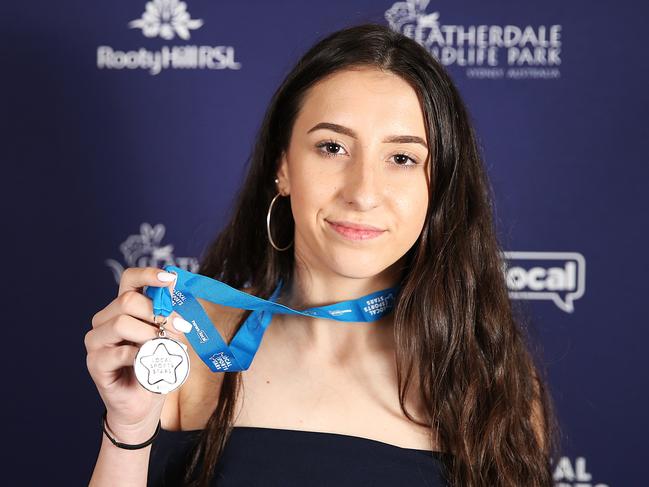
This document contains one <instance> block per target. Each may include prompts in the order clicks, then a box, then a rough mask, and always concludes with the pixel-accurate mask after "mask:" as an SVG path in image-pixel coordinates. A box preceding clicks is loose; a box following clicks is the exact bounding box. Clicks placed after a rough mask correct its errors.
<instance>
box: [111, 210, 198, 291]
mask: <svg viewBox="0 0 649 487" xmlns="http://www.w3.org/2000/svg"><path fill="white" fill-rule="evenodd" d="M164 234H165V227H164V225H162V224H161V223H159V224H157V225H156V226H155V227H152V226H151V225H150V224H148V223H142V224H141V225H140V233H139V234H138V235H129V237H128V238H127V239H126V240H125V241H124V242H122V244H121V245H120V246H119V250H120V252H122V255H123V256H124V262H125V263H126V266H122V264H121V263H120V262H118V261H116V260H114V259H106V261H105V262H106V265H107V266H108V267H110V269H111V270H112V271H113V277H114V278H115V282H117V284H119V282H120V280H121V277H122V272H124V269H125V267H157V268H159V269H162V268H163V267H164V266H166V265H175V266H176V267H180V268H181V269H185V270H187V271H189V272H197V271H198V267H199V265H198V260H197V259H196V258H195V257H176V256H174V254H173V250H174V246H173V245H165V246H162V245H161V244H160V242H161V241H162V237H164Z"/></svg>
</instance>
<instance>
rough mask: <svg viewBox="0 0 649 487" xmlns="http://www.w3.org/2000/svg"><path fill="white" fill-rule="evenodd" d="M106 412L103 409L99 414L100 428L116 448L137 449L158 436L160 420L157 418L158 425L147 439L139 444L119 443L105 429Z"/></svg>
mask: <svg viewBox="0 0 649 487" xmlns="http://www.w3.org/2000/svg"><path fill="white" fill-rule="evenodd" d="M107 413H108V411H107V410H106V409H104V414H102V415H101V428H102V429H103V430H104V434H105V435H106V436H107V437H108V439H109V440H110V441H111V442H112V444H113V445H115V446H116V447H118V448H123V449H125V450H139V449H140V448H144V447H145V446H149V445H150V444H151V443H153V440H155V438H156V436H158V433H159V432H160V420H158V426H156V429H155V432H154V433H153V436H152V437H151V438H149V439H148V440H146V441H145V442H144V443H140V444H139V445H129V444H128V443H121V442H119V441H117V440H116V439H115V438H113V437H112V436H110V434H108V431H107V430H106V426H107V425H108V422H107V421H106V414H107Z"/></svg>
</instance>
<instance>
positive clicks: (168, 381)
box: [133, 317, 189, 394]
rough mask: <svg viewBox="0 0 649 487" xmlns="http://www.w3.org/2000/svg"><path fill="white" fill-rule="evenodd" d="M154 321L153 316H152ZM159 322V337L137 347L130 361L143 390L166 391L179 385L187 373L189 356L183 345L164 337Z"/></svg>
mask: <svg viewBox="0 0 649 487" xmlns="http://www.w3.org/2000/svg"><path fill="white" fill-rule="evenodd" d="M154 322H155V317H154ZM166 322H167V320H166V319H165V321H164V322H163V323H160V324H159V325H158V326H159V327H160V330H159V332H158V337H157V338H153V339H151V340H148V341H146V342H145V343H144V344H143V345H142V346H141V347H140V350H138V352H137V355H136V356H135V361H134V363H133V370H134V372H135V377H136V378H137V381H138V382H139V383H140V384H141V385H142V387H144V388H145V389H147V390H149V391H151V392H155V393H157V394H167V393H168V392H171V391H173V390H175V389H177V388H179V387H180V386H181V385H183V383H184V382H185V380H186V379H187V376H188V375H189V355H187V352H186V350H185V346H184V344H182V343H180V342H179V341H177V340H174V339H172V338H168V337H167V336H166V333H165V330H164V325H165V323H166Z"/></svg>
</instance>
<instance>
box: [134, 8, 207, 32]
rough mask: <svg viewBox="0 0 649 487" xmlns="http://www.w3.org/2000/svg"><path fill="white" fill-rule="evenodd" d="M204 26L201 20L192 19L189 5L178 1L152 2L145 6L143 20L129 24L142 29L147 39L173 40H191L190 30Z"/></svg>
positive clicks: (136, 20)
mask: <svg viewBox="0 0 649 487" xmlns="http://www.w3.org/2000/svg"><path fill="white" fill-rule="evenodd" d="M202 25H203V21H202V20H201V19H192V18H190V16H189V12H187V4H186V3H185V2H179V1H178V0H152V1H151V2H147V3H146V5H145V10H144V13H143V14H142V18H140V19H135V20H132V21H131V22H129V23H128V26H129V27H130V28H132V29H133V28H137V29H142V34H144V35H145V36H146V37H157V36H160V37H162V38H163V39H167V40H169V39H173V38H174V37H175V35H178V37H180V38H181V39H189V37H190V35H189V30H190V29H198V28H199V27H201V26H202Z"/></svg>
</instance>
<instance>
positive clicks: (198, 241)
mask: <svg viewBox="0 0 649 487" xmlns="http://www.w3.org/2000/svg"><path fill="white" fill-rule="evenodd" d="M5 11H6V14H7V15H6V17H5V22H3V27H2V30H1V33H2V42H1V43H0V45H1V46H2V48H1V49H2V53H3V56H2V66H3V69H2V86H3V90H2V105H1V106H2V110H1V112H2V119H1V120H2V127H3V130H2V140H3V143H2V153H3V158H2V160H3V166H4V168H5V171H4V173H5V177H4V178H3V181H4V183H5V184H4V185H3V186H4V188H3V189H4V191H3V196H4V198H5V201H6V203H5V205H4V214H5V217H6V218H5V221H6V225H5V226H4V228H5V231H4V233H3V236H4V238H3V240H4V242H5V244H6V246H3V247H4V252H5V261H6V263H7V265H6V267H5V273H6V274H5V276H4V282H5V283H6V284H7V286H6V291H5V296H7V297H8V299H6V300H5V303H6V305H7V306H5V308H4V310H5V313H4V316H5V321H4V330H5V334H4V335H5V345H6V347H5V348H6V349H7V350H6V351H5V354H4V356H5V359H6V362H5V363H6V364H7V365H8V366H7V367H5V377H7V378H8V381H9V386H10V387H9V394H8V395H7V396H6V397H7V399H6V400H5V406H6V407H7V413H8V414H7V415H6V417H5V418H6V432H5V434H6V435H7V438H11V439H12V444H13V446H14V448H13V449H12V453H10V460H11V461H10V462H8V463H7V464H8V465H9V468H7V469H5V475H6V476H8V477H9V479H11V480H15V481H16V482H9V484H10V485H13V484H17V483H18V482H19V481H20V482H21V483H27V484H31V483H33V484H40V483H42V482H43V481H48V483H53V484H58V483H65V484H66V485H82V484H84V483H85V482H87V480H88V478H89V475H90V472H91V471H92V468H93V465H94V460H95V458H96V454H97V451H98V447H99V441H100V438H101V429H100V421H99V414H100V412H101V402H100V400H99V397H98V396H97V394H96V391H95V389H94V385H93V384H92V382H91V380H90V377H89V375H88V373H87V371H86V368H85V360H84V357H85V349H84V346H83V336H84V334H85V332H86V331H87V329H89V327H90V320H91V318H92V315H93V314H94V313H95V312H96V311H98V310H99V309H100V308H102V307H103V306H105V305H106V304H107V303H108V302H109V301H110V300H112V299H113V297H114V296H115V294H116V291H117V286H116V283H117V282H118V281H119V278H120V275H121V272H122V271H123V269H124V268H125V267H129V266H158V267H162V266H164V265H166V264H169V263H171V264H175V265H178V266H180V267H183V268H186V269H188V270H191V271H196V270H197V268H198V259H199V256H200V255H201V252H202V251H203V250H204V248H205V246H206V245H207V243H208V242H209V241H210V239H211V238H212V237H213V236H214V235H215V233H216V232H218V230H219V229H220V227H221V225H222V224H223V222H224V218H225V215H226V214H227V212H228V210H229V208H230V204H231V200H232V197H233V195H234V193H235V191H236V189H237V188H238V185H239V183H240V182H241V178H242V175H243V173H244V171H245V168H246V161H247V158H248V156H249V154H250V152H251V149H252V142H253V137H254V134H255V132H256V130H257V128H258V126H259V124H260V121H261V118H262V115H263V112H264V110H265V108H266V105H267V103H268V101H269V99H270V96H271V94H272V93H273V91H274V90H275V88H276V87H277V85H278V83H279V82H280V80H281V79H282V78H283V77H284V76H285V74H286V73H287V72H288V70H289V69H290V67H291V66H292V65H293V64H294V63H295V62H296V60H297V59H298V57H299V56H300V55H301V54H302V53H303V52H304V51H305V50H306V49H307V47H308V46H310V45H311V44H312V43H313V42H315V41H316V40H317V39H318V38H320V37H322V36H324V35H325V34H327V33H329V32H331V31H333V30H336V29H338V28H342V27H345V26H347V25H352V24H354V23H360V22H364V21H375V22H381V23H384V24H385V25H389V26H390V27H391V28H393V29H395V30H398V31H399V32H402V33H404V34H406V35H408V36H410V37H412V38H413V39H416V40H417V41H418V42H420V43H421V44H422V45H424V46H426V47H427V48H428V49H429V50H430V52H431V53H433V55H435V56H436V57H437V58H438V59H440V61H441V62H442V63H443V64H444V65H445V66H446V68H447V69H448V70H449V71H450V72H451V74H452V76H453V78H454V79H455V81H456V82H457V84H458V86H459V88H460V90H461V92H462V94H463V96H464V98H465V100H466V102H467V104H468V107H469V109H470V111H471V114H472V117H473V119H474V122H475V125H476V129H477V132H478V135H479V138H480V143H481V145H482V148H483V152H484V156H485V163H486V165H487V168H488V171H489V174H490V178H491V181H492V183H493V185H494V188H495V191H496V195H497V202H496V211H497V221H498V225H499V231H500V233H501V235H502V240H503V242H504V243H505V245H506V252H505V255H503V273H504V275H505V276H506V278H507V283H508V286H509V290H510V297H511V299H513V300H518V301H519V304H521V305H522V306H523V308H524V309H525V310H526V314H527V316H528V317H529V320H530V322H531V325H532V329H531V333H532V336H533V337H534V338H535V339H536V340H537V341H538V343H539V344H540V345H541V347H542V356H543V360H544V363H545V364H546V365H547V367H548V370H549V374H550V380H551V388H552V392H553V394H554V397H555V400H556V404H557V408H558V412H559V415H560V420H561V423H562V428H563V435H562V441H563V445H562V453H561V456H560V457H559V458H556V459H554V471H555V481H556V486H557V487H558V486H562V487H563V486H581V487H586V486H600V487H602V486H613V485H619V486H635V485H638V486H639V485H645V483H646V474H645V471H644V470H645V469H644V468H642V466H641V465H642V462H643V458H644V455H643V453H644V452H645V451H646V448H645V447H644V441H643V440H644V437H645V436H646V434H647V432H648V428H647V426H648V421H647V417H646V414H645V413H643V411H646V408H647V403H648V401H647V395H648V394H647V385H648V384H647V378H646V377H647V370H648V368H647V366H648V365H649V364H648V360H647V354H646V352H645V350H644V348H645V344H646V343H647V341H648V338H649V332H648V331H647V326H646V325H647V324H648V322H647V318H646V303H645V301H646V298H645V293H646V291H647V286H646V284H645V281H646V278H645V275H646V271H647V265H646V258H645V257H644V253H645V252H644V251H645V249H646V242H647V233H648V232H647V217H646V215H647V210H648V209H649V208H648V206H649V205H647V199H646V190H647V188H648V186H647V179H648V178H647V176H649V171H648V170H647V166H646V163H647V156H646V154H647V149H648V147H647V132H646V127H647V125H646V108H647V101H648V96H647V93H646V87H647V85H648V84H647V82H648V81H649V80H648V79H647V78H648V76H647V74H648V69H647V64H646V62H643V60H642V58H641V57H640V55H639V54H640V53H641V52H642V50H641V48H640V47H639V46H641V45H642V44H641V42H640V41H641V39H640V35H641V34H640V33H641V32H642V31H643V27H644V23H643V21H644V19H645V18H646V14H647V7H646V6H640V5H632V4H631V3H630V2H622V3H616V4H615V5H613V4H610V3H609V4H606V3H598V4H594V3H592V2H583V1H578V2H568V3H566V2H559V1H557V0H551V1H546V2H535V3H534V2H527V3H523V4H521V3H517V2H499V3H498V4H490V3H488V2H487V3H485V2H478V1H476V0H463V1H461V2H442V1H437V2H435V1H431V2H429V1H427V0H421V1H414V0H413V1H404V2H393V1H378V2H377V1H375V0H373V1H369V0H354V1H352V2H348V1H333V0H332V1H329V2H298V1H288V2H281V5H280V4H277V3H276V2H248V3H243V2H215V1H209V2H208V1H206V0H193V1H190V2H187V3H185V2H178V1H176V0H154V1H152V2H146V1H128V2H127V1H123V0H120V1H117V2H104V3H97V2H81V1H72V2H66V4H65V5H60V4H56V3H51V2H49V3H47V2H32V3H30V4H29V5H27V4H24V3H20V2H12V3H11V4H8V5H7V6H6V7H5ZM34 464H37V465H38V468H37V469H34ZM63 465H65V467H64V468H62V467H63ZM25 478H27V479H29V481H28V482H25V481H24V480H25Z"/></svg>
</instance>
